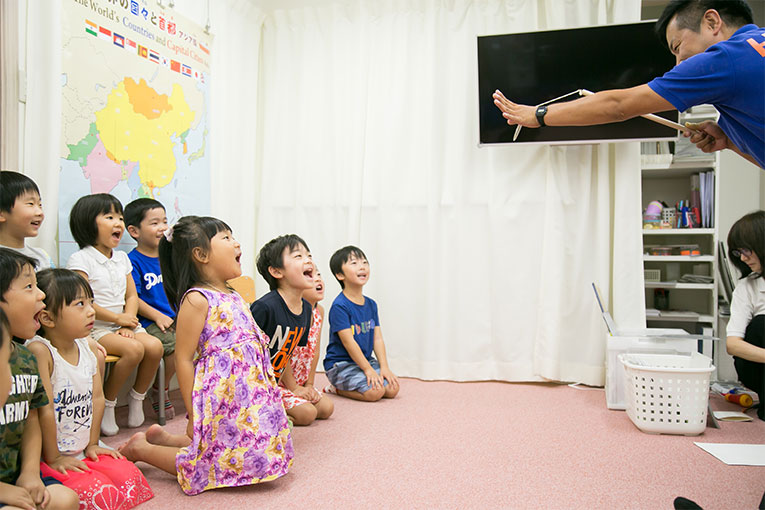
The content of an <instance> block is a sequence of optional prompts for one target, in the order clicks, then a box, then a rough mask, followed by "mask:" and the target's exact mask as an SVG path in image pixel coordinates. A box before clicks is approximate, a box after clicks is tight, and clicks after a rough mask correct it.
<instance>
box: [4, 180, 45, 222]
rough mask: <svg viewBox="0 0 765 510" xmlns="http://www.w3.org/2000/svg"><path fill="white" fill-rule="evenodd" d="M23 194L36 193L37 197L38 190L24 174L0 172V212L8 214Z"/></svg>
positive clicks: (33, 182)
mask: <svg viewBox="0 0 765 510" xmlns="http://www.w3.org/2000/svg"><path fill="white" fill-rule="evenodd" d="M24 193H37V195H38V196H39V195H40V189H39V188H38V187H37V184H35V181H33V180H32V179H30V178H29V177H27V176H26V175H24V174H20V173H18V172H11V171H10V170H3V171H2V172H0V212H10V211H11V209H13V205H14V204H15V203H16V199H17V198H19V197H20V196H22V195H23V194H24Z"/></svg>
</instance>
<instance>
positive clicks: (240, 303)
mask: <svg viewBox="0 0 765 510" xmlns="http://www.w3.org/2000/svg"><path fill="white" fill-rule="evenodd" d="M241 253H242V252H241V249H240V247H239V243H238V242H237V241H236V240H234V238H233V236H232V235H231V229H230V228H229V227H228V225H226V224H225V223H224V222H222V221H220V220H218V219H215V218H210V217H197V216H185V217H183V218H181V219H180V220H179V221H178V223H176V225H175V226H174V227H172V228H170V229H168V230H167V231H166V232H165V238H164V239H162V240H161V241H160V244H159V261H160V267H161V269H162V278H163V284H164V287H165V292H166V293H167V296H168V299H169V301H170V304H171V305H172V306H173V307H174V308H175V309H176V310H178V317H177V325H176V351H175V353H176V373H177V376H178V385H179V386H180V390H181V395H182V396H183V401H184V403H185V405H186V409H187V410H188V413H189V423H188V427H187V430H186V435H185V436H184V435H172V434H169V433H168V432H166V431H165V430H164V429H162V427H159V426H158V425H153V426H152V427H150V428H149V430H147V431H146V433H138V434H135V435H134V436H133V437H132V438H131V439H130V440H129V441H128V442H127V443H126V444H125V445H123V446H122V447H121V448H120V450H119V451H120V452H121V453H122V454H123V455H124V456H125V457H127V458H128V459H130V460H133V461H139V460H140V461H143V462H146V463H148V464H151V465H154V466H156V467H158V468H160V469H163V470H164V471H166V472H168V473H171V474H176V475H177V477H178V483H179V484H180V485H181V489H183V491H184V492H185V493H186V494H189V495H194V494H199V493H200V492H202V491H205V490H209V489H217V488H220V487H237V486H242V485H252V484H255V483H260V482H266V481H270V480H275V479H276V478H279V477H280V476H282V475H285V474H286V473H287V471H288V470H289V469H290V467H291V465H292V457H293V449H292V439H291V437H290V431H289V427H288V424H287V415H286V413H285V412H284V407H283V406H282V403H281V394H280V391H279V387H278V386H277V384H276V379H275V378H274V373H273V369H272V368H271V362H270V357H269V352H268V345H267V342H268V339H267V338H266V336H265V335H264V334H263V332H262V331H261V330H260V329H259V328H258V326H257V325H256V324H255V321H254V320H253V318H252V315H251V314H250V310H249V308H248V307H247V304H246V303H245V302H244V300H243V299H242V298H241V296H239V294H237V293H236V292H235V291H234V290H233V289H232V288H231V287H229V286H228V285H227V284H226V282H227V281H228V280H230V279H232V278H236V277H237V276H240V275H241V273H242V269H241V266H240V263H239V259H240V257H241Z"/></svg>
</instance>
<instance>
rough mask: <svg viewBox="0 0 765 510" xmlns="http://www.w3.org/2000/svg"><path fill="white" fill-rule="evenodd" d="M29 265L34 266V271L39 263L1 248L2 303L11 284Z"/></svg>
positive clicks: (0, 281) (0, 280) (0, 287)
mask: <svg viewBox="0 0 765 510" xmlns="http://www.w3.org/2000/svg"><path fill="white" fill-rule="evenodd" d="M28 265H29V266H32V270H34V269H35V268H36V267H37V261H36V260H35V259H33V258H32V257H27V256H26V255H24V254H21V253H19V252H17V251H16V250H11V249H10V248H0V301H3V302H5V298H3V296H5V293H6V292H8V289H10V288H11V283H13V280H15V279H16V278H18V277H19V275H21V272H22V271H23V270H24V267H25V266H28Z"/></svg>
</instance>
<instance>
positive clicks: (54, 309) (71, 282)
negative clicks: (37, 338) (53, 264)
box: [37, 268, 93, 335]
mask: <svg viewBox="0 0 765 510" xmlns="http://www.w3.org/2000/svg"><path fill="white" fill-rule="evenodd" d="M37 286H38V287H39V288H40V290H42V291H43V292H44V293H45V299H43V302H44V303H45V309H46V310H48V311H50V312H51V313H52V314H54V315H58V313H59V312H60V311H61V309H62V308H63V307H64V306H65V305H68V304H71V303H72V302H73V301H74V300H75V299H77V298H78V297H80V296H82V295H83V294H84V295H85V297H87V298H89V299H93V289H91V288H90V284H89V283H88V280H86V279H85V278H83V277H82V276H81V275H79V274H78V273H75V272H74V271H70V270H69V269H63V268H55V269H54V268H51V269H43V270H42V271H40V272H39V273H37ZM42 330H43V327H42V326H40V330H39V331H38V332H37V333H38V334H39V335H42Z"/></svg>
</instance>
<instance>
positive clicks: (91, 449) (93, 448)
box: [83, 444, 123, 471]
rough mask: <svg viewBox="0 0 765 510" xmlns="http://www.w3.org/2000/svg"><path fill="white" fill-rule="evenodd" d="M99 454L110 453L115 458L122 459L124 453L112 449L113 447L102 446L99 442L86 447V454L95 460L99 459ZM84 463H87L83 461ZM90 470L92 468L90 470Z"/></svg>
mask: <svg viewBox="0 0 765 510" xmlns="http://www.w3.org/2000/svg"><path fill="white" fill-rule="evenodd" d="M99 455H109V456H111V457H113V458H115V459H122V458H123V457H122V454H121V453H120V452H118V451H115V450H112V449H111V448H103V447H101V446H98V445H97V444H92V445H90V446H88V447H87V448H85V456H86V457H87V458H89V459H90V460H93V461H98V456H99ZM83 464H85V463H84V462H83ZM88 471H90V470H88Z"/></svg>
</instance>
